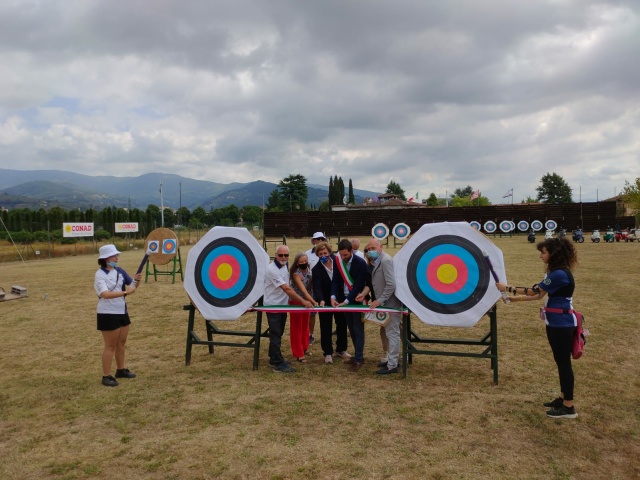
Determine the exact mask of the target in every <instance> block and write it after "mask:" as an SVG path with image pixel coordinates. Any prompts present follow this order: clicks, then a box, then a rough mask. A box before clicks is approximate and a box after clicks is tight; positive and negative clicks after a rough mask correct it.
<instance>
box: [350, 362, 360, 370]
mask: <svg viewBox="0 0 640 480" xmlns="http://www.w3.org/2000/svg"><path fill="white" fill-rule="evenodd" d="M360 368H362V362H356V361H355V360H354V361H353V363H352V364H351V367H350V368H349V370H351V371H352V372H357V371H358V370H360Z"/></svg>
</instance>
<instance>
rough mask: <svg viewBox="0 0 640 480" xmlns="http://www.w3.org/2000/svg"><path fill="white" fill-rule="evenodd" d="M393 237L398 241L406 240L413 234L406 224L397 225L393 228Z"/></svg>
mask: <svg viewBox="0 0 640 480" xmlns="http://www.w3.org/2000/svg"><path fill="white" fill-rule="evenodd" d="M392 233H393V236H394V237H396V239H398V240H406V239H407V238H408V237H409V234H411V229H410V228H409V225H407V224H406V223H396V224H395V225H394V227H393V231H392Z"/></svg>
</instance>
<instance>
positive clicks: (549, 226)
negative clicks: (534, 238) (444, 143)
mask: <svg viewBox="0 0 640 480" xmlns="http://www.w3.org/2000/svg"><path fill="white" fill-rule="evenodd" d="M544 226H545V227H546V228H547V230H555V229H556V228H558V224H557V223H556V222H555V221H554V220H547V222H546V223H545V224H544Z"/></svg>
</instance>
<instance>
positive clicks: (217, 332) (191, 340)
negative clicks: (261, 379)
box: [182, 298, 269, 370]
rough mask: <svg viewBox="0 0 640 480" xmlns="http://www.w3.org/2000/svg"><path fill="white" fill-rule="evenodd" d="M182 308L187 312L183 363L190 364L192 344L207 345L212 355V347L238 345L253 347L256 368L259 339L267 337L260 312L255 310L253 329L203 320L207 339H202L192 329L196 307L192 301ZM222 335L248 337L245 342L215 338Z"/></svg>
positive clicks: (258, 354)
mask: <svg viewBox="0 0 640 480" xmlns="http://www.w3.org/2000/svg"><path fill="white" fill-rule="evenodd" d="M257 305H259V306H260V305H262V298H260V300H259V301H258V303H257ZM182 309H183V310H186V311H188V312H189V321H188V326H187V348H186V351H185V355H184V364H185V365H186V366H189V365H190V364H191V350H192V347H193V346H194V345H207V346H208V347H209V353H210V354H212V355H213V353H214V347H215V346H218V347H240V348H250V349H253V370H257V369H258V361H259V360H260V339H261V338H262V337H265V338H269V328H268V327H267V329H266V330H265V331H264V332H262V313H263V312H261V311H258V312H256V313H257V315H256V328H255V330H254V331H250V330H223V329H220V328H218V327H217V326H216V325H215V323H213V320H207V319H205V320H204V323H205V328H206V332H207V339H206V340H202V339H201V338H200V337H199V336H198V334H196V332H195V331H194V328H195V323H196V310H197V309H196V307H195V306H194V305H193V303H191V304H189V305H185V306H184V307H182ZM216 336H217V337H222V338H223V339H224V338H226V337H229V336H232V337H243V338H248V340H247V341H246V342H242V341H236V342H232V341H224V340H216V339H215V337H216Z"/></svg>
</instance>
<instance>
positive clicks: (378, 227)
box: [371, 223, 389, 241]
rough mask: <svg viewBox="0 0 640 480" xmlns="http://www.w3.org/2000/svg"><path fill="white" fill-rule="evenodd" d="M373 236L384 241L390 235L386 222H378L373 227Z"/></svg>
mask: <svg viewBox="0 0 640 480" xmlns="http://www.w3.org/2000/svg"><path fill="white" fill-rule="evenodd" d="M371 236H372V237H373V238H377V239H378V240H381V241H382V240H384V239H385V238H387V237H388V236H389V227H387V226H386V225H385V224H384V223H376V224H375V225H374V226H373V228H372V229H371Z"/></svg>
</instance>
